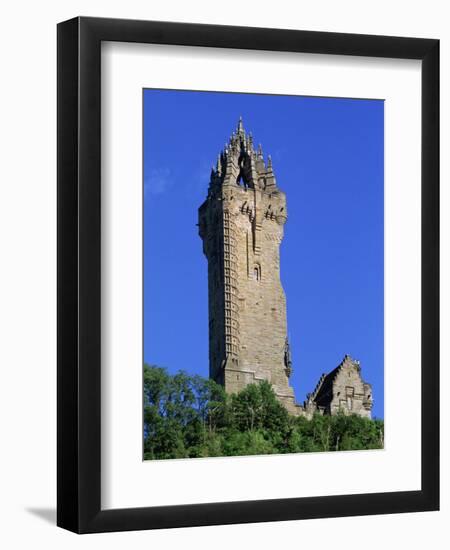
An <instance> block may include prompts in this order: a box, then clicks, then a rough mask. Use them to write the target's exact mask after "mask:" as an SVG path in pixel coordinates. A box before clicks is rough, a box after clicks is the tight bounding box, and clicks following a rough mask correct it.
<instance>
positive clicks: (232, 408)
mask: <svg viewBox="0 0 450 550" xmlns="http://www.w3.org/2000/svg"><path fill="white" fill-rule="evenodd" d="M383 437H384V425H383V421H381V420H368V419H366V418H360V417H359V416H356V415H343V414H342V415H337V416H322V415H319V414H317V415H315V416H314V417H313V418H312V419H311V420H308V419H306V418H304V417H293V416H290V415H289V414H288V413H287V411H286V409H285V408H284V407H283V406H282V405H281V404H280V403H279V401H278V400H277V399H276V397H275V394H274V392H273V390H272V387H271V385H270V384H269V383H268V382H265V381H263V382H261V383H259V384H250V385H248V386H246V387H245V388H244V389H243V390H242V391H241V392H239V393H238V394H233V395H227V394H226V393H225V391H224V389H223V387H222V386H220V385H218V384H216V383H215V382H214V381H213V380H209V379H206V378H203V377H201V376H198V375H196V376H191V375H188V374H187V373H185V372H183V371H180V372H178V373H177V374H175V375H173V376H172V375H170V374H168V373H167V371H166V369H164V368H161V367H156V366H152V365H144V459H164V458H189V457H207V456H242V455H261V454H274V453H276V454H280V453H300V452H320V451H346V450H358V449H380V448H383Z"/></svg>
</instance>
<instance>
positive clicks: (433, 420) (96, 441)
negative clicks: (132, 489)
mask: <svg viewBox="0 0 450 550" xmlns="http://www.w3.org/2000/svg"><path fill="white" fill-rule="evenodd" d="M102 41H117V42H135V43H136V42H138V43H153V44H172V45H187V46H205V47H211V48H217V47H220V48H239V49H250V50H271V51H283V52H304V53H316V54H339V55H351V56H366V57H383V58H404V59H419V60H421V61H422V173H421V178H422V189H421V198H422V220H421V222H422V242H421V252H422V266H421V276H422V295H421V306H422V319H421V350H422V351H421V353H422V356H421V368H422V374H421V384H422V386H421V398H422V403H421V414H422V426H421V445H422V451H421V468H422V472H421V478H422V489H421V490H420V491H405V492H388V493H375V494H357V495H355V494H346V495H339V496H321V497H307V498H283V499H272V500H256V501H245V502H216V503H211V504H189V505H174V506H157V507H148V508H133V509H114V510H106V511H105V510H101V501H100V494H101V484H100V477H101V475H100V474H101V465H100V441H101V422H100V420H101V418H100V390H101V371H100V353H101V349H100V342H101V338H100V336H101V315H100V306H101V300H100V296H101V272H100V266H101V262H100V246H101V238H100V237H101V235H100V212H101V208H100V205H101V192H100V165H101V162H100V161H101V158H100V122H101V121H100V112H101V109H100V106H101V103H100V102H101V94H100V71H101V62H100V48H101V42H102ZM57 68H58V127H57V134H58V135H57V142H58V172H57V178H58V201H57V202H58V264H57V265H58V274H57V277H58V322H57V326H58V376H57V380H58V382H57V389H58V405H57V436H58V447H57V449H58V459H57V467H58V473H57V484H58V490H57V500H58V502H57V524H58V525H59V526H60V527H63V528H66V529H69V530H71V531H74V532H76V533H94V532H106V531H124V530H135V529H156V528H169V527H186V526H198V525H217V524H232V523H248V522H265V521H279V520H294V519H307V518H324V517H337V516H352V515H368V514H388V513H398V512H419V511H427V510H438V509H439V41H438V40H435V39H419V38H399V37H389V36H368V35H356V34H337V33H326V32H310V31H296V30H279V29H264V28H248V27H230V26H218V25H203V24H184V23H172V22H160V21H133V20H120V19H102V18H88V17H77V18H75V19H71V20H69V21H65V22H63V23H60V24H59V25H58V61H57ZM405 203H407V201H406V200H405ZM405 314H406V312H405Z"/></svg>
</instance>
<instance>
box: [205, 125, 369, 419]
mask: <svg viewBox="0 0 450 550" xmlns="http://www.w3.org/2000/svg"><path fill="white" fill-rule="evenodd" d="M287 217H288V214H287V204H286V195H285V193H283V191H282V190H281V189H280V188H279V187H278V185H277V181H276V179H275V174H274V170H273V166H272V160H271V158H270V156H268V157H267V160H266V161H265V160H264V156H263V152H262V148H261V145H260V146H259V147H258V148H257V149H256V150H255V148H254V145H253V138H252V135H251V134H247V133H246V132H245V130H244V126H243V122H242V119H240V120H239V123H238V126H237V129H236V131H235V132H233V134H232V136H231V137H230V140H229V142H228V143H227V144H226V145H225V148H224V149H223V151H222V152H221V153H220V154H219V157H218V159H217V165H216V166H215V168H213V169H212V171H211V179H210V184H209V189H208V195H207V198H206V200H205V202H204V203H203V204H202V205H201V206H200V208H199V233H200V237H201V238H202V240H203V251H204V253H205V256H206V258H207V260H208V302H209V375H210V378H212V379H214V380H215V381H216V382H218V383H219V384H222V385H223V386H224V387H225V390H226V391H227V392H228V393H235V392H238V391H240V390H241V389H242V388H244V387H245V386H246V385H247V384H251V383H255V382H258V381H261V380H267V381H269V382H270V384H271V385H272V387H273V390H274V392H275V394H276V396H277V398H278V399H279V401H280V402H281V403H282V404H283V405H284V406H285V407H286V409H287V410H288V412H289V413H291V414H293V415H296V416H299V415H305V416H307V417H311V416H312V414H313V413H314V412H319V413H321V414H331V415H333V414H336V413H338V412H339V411H343V412H344V413H353V414H357V415H359V416H363V417H366V418H370V417H371V409H372V403H373V398H372V389H371V386H370V384H368V383H366V382H364V381H363V379H362V377H361V367H360V365H359V362H358V361H356V360H354V359H352V358H351V357H350V356H349V355H345V357H344V358H343V360H342V362H341V363H340V364H339V365H338V366H337V367H336V368H334V370H332V371H331V372H329V373H328V374H323V375H322V376H321V377H320V379H319V380H318V382H317V385H316V387H315V388H314V390H313V391H312V392H311V393H309V394H307V396H306V400H305V401H304V402H303V404H299V403H297V402H296V398H295V395H294V390H293V388H292V386H291V385H290V383H289V378H290V376H291V373H292V368H293V366H292V360H291V353H290V348H289V341H288V337H287V320H286V297H285V294H284V290H283V287H282V284H281V280H280V244H281V241H282V239H283V233H284V225H285V223H286V220H287Z"/></svg>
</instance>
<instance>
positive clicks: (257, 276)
mask: <svg viewBox="0 0 450 550" xmlns="http://www.w3.org/2000/svg"><path fill="white" fill-rule="evenodd" d="M253 279H255V281H260V280H261V266H259V265H258V264H256V265H255V267H254V268H253Z"/></svg>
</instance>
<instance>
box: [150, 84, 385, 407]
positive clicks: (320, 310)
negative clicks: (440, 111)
mask: <svg viewBox="0 0 450 550" xmlns="http://www.w3.org/2000/svg"><path fill="white" fill-rule="evenodd" d="M240 115H242V117H243V120H244V127H245V129H246V130H247V131H251V132H252V133H253V137H254V142H255V144H258V143H261V144H262V146H263V151H264V155H265V156H266V155H267V154H271V155H272V160H273V167H274V171H275V175H276V178H277V182H278V185H279V187H280V188H281V189H282V190H283V191H285V193H286V195H287V204H288V213H289V218H288V221H287V223H286V226H285V238H284V241H283V243H282V245H281V280H282V283H283V287H284V290H285V292H286V297H287V315H288V330H289V333H290V341H291V347H292V353H293V368H294V372H293V375H292V377H291V383H292V384H293V387H294V390H295V394H296V397H297V401H298V402H303V400H304V398H305V395H306V393H307V392H309V391H312V390H313V388H314V386H315V384H316V383H317V380H318V379H319V376H320V375H321V374H322V373H323V372H328V371H330V370H332V369H333V368H335V367H336V366H337V365H338V364H339V363H340V361H341V360H342V358H343V357H344V355H345V354H346V353H348V354H349V355H351V356H352V357H354V358H356V359H359V360H360V361H361V366H362V372H363V377H364V378H365V379H366V381H367V382H370V383H371V384H372V385H373V394H374V399H375V403H374V409H373V413H374V415H375V416H377V417H378V418H382V417H383V416H384V414H383V411H384V399H383V397H384V396H383V369H384V365H383V362H384V351H383V350H384V336H383V334H384V320H383V317H384V306H383V302H384V259H383V256H384V248H383V240H384V233H383V231H384V230H383V227H384V209H383V201H384V195H383V193H384V189H383V187H384V179H383V173H384V103H383V102H382V101H380V100H358V99H356V100H355V99H340V98H339V99H336V98H313V97H299V96H273V95H255V94H230V93H218V92H187V91H165V90H145V91H144V360H145V361H146V362H148V363H152V364H158V365H160V366H165V367H167V368H168V369H169V371H170V372H175V371H177V370H179V369H184V370H186V371H188V372H190V373H199V374H201V375H203V376H208V303H207V300H208V296H207V289H208V285H207V263H206V258H205V257H204V256H203V252H202V242H201V239H200V237H199V236H198V232H197V226H196V223H197V210H198V207H199V206H200V204H201V203H202V202H203V201H204V199H205V198H206V193H207V188H208V182H209V173H210V169H211V164H212V163H214V162H215V160H216V158H217V154H218V153H219V152H220V150H221V149H222V148H223V146H224V143H225V142H226V141H228V138H229V136H230V134H231V132H232V131H233V130H234V129H235V127H236V124H237V121H238V118H239V116H240Z"/></svg>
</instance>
